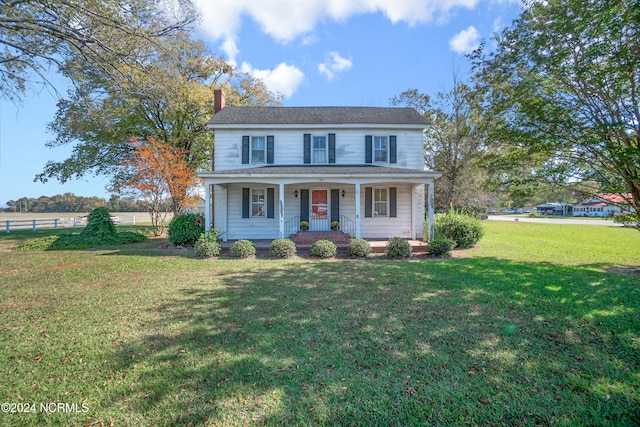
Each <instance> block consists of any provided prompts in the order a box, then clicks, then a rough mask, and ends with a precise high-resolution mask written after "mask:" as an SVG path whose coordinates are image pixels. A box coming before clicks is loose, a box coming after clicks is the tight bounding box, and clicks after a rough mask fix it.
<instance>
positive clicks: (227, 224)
mask: <svg viewBox="0 0 640 427" xmlns="http://www.w3.org/2000/svg"><path fill="white" fill-rule="evenodd" d="M369 186H370V185H362V187H361V192H360V207H361V209H362V212H361V213H360V218H361V223H360V224H361V236H362V237H364V238H385V239H386V238H390V237H405V238H411V237H412V236H413V233H412V229H411V226H412V216H413V225H414V227H415V231H416V234H417V236H418V237H422V229H423V221H424V189H423V186H418V187H415V186H413V185H410V184H376V185H375V187H379V188H389V187H396V189H397V190H396V213H397V217H395V218H390V217H374V218H365V216H364V212H365V191H364V187H369ZM371 186H373V185H371ZM245 187H248V188H267V187H271V188H274V201H275V203H276V208H275V209H274V213H275V218H266V217H265V218H242V188H245ZM336 188H337V189H338V190H339V192H340V215H344V216H346V217H347V218H349V219H351V220H353V221H355V217H356V215H355V186H354V185H348V184H344V185H341V184H327V183H325V184H323V183H317V184H291V185H286V186H285V195H284V206H285V209H284V220H285V222H286V221H288V220H290V219H291V218H293V217H296V216H299V215H300V193H301V190H303V189H308V190H314V189H326V190H331V189H336ZM414 189H415V190H414ZM296 190H297V191H298V197H297V198H296V197H295V195H294V194H295V193H294V192H295V191H296ZM342 190H344V191H345V196H344V197H342ZM225 192H226V197H225V196H224V194H225ZM412 195H413V199H412ZM279 197H280V194H279V187H278V186H277V185H263V184H255V183H246V184H229V185H226V186H218V185H217V186H215V199H214V209H215V222H214V227H216V228H218V229H220V230H221V231H222V232H223V233H226V238H227V239H230V240H235V239H275V238H277V237H278V236H279V232H280V228H279V219H278V209H277V203H278V200H279ZM225 199H226V201H227V205H228V209H227V208H226V207H225ZM412 200H413V202H412ZM329 209H331V206H329Z"/></svg>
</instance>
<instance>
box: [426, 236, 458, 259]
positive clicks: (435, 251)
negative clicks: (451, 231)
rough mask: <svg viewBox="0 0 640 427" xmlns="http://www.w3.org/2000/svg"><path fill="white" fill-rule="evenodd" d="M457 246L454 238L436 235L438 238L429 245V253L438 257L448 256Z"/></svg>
mask: <svg viewBox="0 0 640 427" xmlns="http://www.w3.org/2000/svg"><path fill="white" fill-rule="evenodd" d="M455 247H456V242H454V241H453V240H451V239H447V238H446V237H444V236H436V238H435V239H433V240H432V241H431V242H429V244H428V245H427V253H428V254H429V255H433V256H437V257H443V256H448V255H449V254H450V252H451V250H452V249H453V248H455Z"/></svg>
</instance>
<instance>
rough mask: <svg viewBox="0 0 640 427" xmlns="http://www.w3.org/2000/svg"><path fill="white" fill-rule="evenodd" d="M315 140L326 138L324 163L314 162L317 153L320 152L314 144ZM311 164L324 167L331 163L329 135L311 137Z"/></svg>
mask: <svg viewBox="0 0 640 427" xmlns="http://www.w3.org/2000/svg"><path fill="white" fill-rule="evenodd" d="M314 138H324V162H316V161H315V160H314V159H315V156H314V154H315V152H316V151H320V150H316V148H315V146H314V144H313V142H314ZM311 163H315V164H316V165H324V164H327V163H329V136H328V135H311Z"/></svg>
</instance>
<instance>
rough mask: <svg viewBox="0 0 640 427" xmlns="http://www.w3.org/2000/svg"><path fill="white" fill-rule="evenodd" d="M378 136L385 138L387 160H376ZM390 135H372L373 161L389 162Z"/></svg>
mask: <svg viewBox="0 0 640 427" xmlns="http://www.w3.org/2000/svg"><path fill="white" fill-rule="evenodd" d="M376 138H384V139H385V141H386V153H387V155H386V158H385V160H376ZM389 139H390V138H389V135H373V137H372V141H371V156H372V157H373V158H372V160H373V163H380V164H384V163H389Z"/></svg>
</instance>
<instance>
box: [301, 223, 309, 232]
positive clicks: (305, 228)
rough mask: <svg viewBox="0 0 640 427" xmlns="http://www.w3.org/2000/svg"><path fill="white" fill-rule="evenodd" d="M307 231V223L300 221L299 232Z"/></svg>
mask: <svg viewBox="0 0 640 427" xmlns="http://www.w3.org/2000/svg"><path fill="white" fill-rule="evenodd" d="M308 229H309V222H308V221H300V230H302V231H307V230H308Z"/></svg>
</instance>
